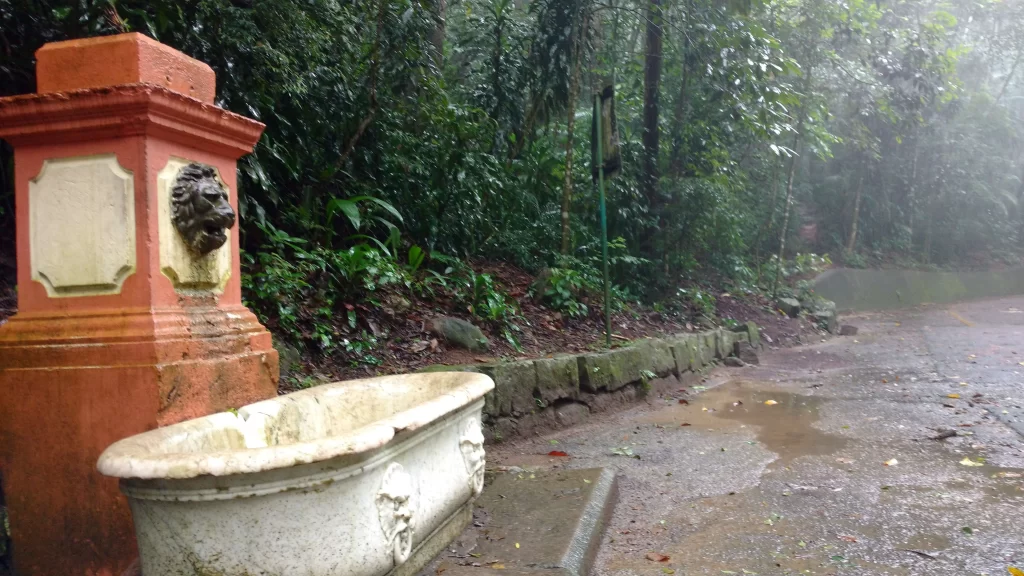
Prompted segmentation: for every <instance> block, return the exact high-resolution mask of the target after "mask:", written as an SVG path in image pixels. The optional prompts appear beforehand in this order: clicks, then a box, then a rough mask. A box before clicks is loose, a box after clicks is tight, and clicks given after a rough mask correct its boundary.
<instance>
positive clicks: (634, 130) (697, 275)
mask: <svg viewBox="0 0 1024 576" xmlns="http://www.w3.org/2000/svg"><path fill="white" fill-rule="evenodd" d="M123 31H138V32H142V33H144V34H147V35H149V36H152V37H153V38H156V39H158V40H159V41H161V42H164V43H166V44H169V45H171V46H174V47H176V48H178V49H179V50H181V51H183V52H185V53H186V54H189V55H191V56H193V57H195V58H198V59H200V60H203V61H205V62H207V63H209V64H210V65H211V66H212V67H213V68H214V70H215V71H216V73H217V80H218V103H219V105H221V106H223V107H225V108H227V109H230V110H232V111H235V112H238V113H240V114H244V115H246V116H250V117H252V118H256V119H258V120H260V121H262V122H264V123H266V125H267V129H266V132H265V134H264V136H263V138H262V140H261V141H260V143H259V145H258V147H257V149H256V151H255V153H253V154H252V155H250V156H248V157H246V158H244V159H243V161H242V162H241V164H240V192H241V195H240V196H241V216H242V220H241V222H242V228H241V230H242V244H243V250H244V262H243V274H244V287H245V288H244V289H245V298H246V300H247V302H248V303H249V304H250V305H251V306H253V307H254V308H255V309H256V310H257V311H258V313H259V314H260V315H261V317H262V318H263V319H264V321H265V322H267V323H268V325H270V326H271V328H272V329H273V330H274V331H275V332H277V333H278V334H279V335H283V336H284V337H286V338H289V339H291V340H293V341H294V342H296V343H297V344H299V345H301V346H302V347H305V348H307V349H311V350H318V351H320V352H323V353H334V352H335V351H337V352H338V353H341V354H343V355H346V358H349V359H354V360H353V361H356V362H358V361H362V360H366V359H370V360H368V361H372V358H373V352H372V351H373V349H374V347H375V346H376V343H377V341H378V339H379V338H381V337H382V335H381V331H380V330H379V329H378V327H377V326H375V325H373V323H372V322H371V323H369V324H367V323H366V322H364V321H363V320H362V319H361V318H363V316H365V314H364V312H363V310H368V309H371V308H380V307H385V308H389V309H395V310H398V311H399V312H401V311H402V310H403V309H405V308H408V306H409V305H410V304H411V303H412V302H413V301H418V300H416V299H428V298H444V299H447V300H450V301H454V302H458V303H459V304H460V305H461V306H462V307H463V308H464V309H465V310H467V311H468V312H469V313H470V314H471V315H472V316H474V317H475V318H477V319H478V320H480V321H481V322H486V323H489V324H490V325H491V326H493V327H494V330H495V331H496V333H500V334H503V335H504V338H505V339H506V340H507V341H508V342H509V344H510V345H511V346H513V347H518V336H517V330H518V328H519V325H520V324H519V322H518V320H517V317H518V314H519V310H520V307H519V306H520V305H519V302H520V301H521V300H522V298H523V297H525V295H521V294H515V293H509V291H508V290H507V289H506V288H504V287H503V286H502V285H501V283H500V282H497V281H496V280H495V275H494V274H491V273H487V272H482V271H481V270H482V269H486V268H487V265H482V264H481V263H490V264H493V263H507V264H509V265H514V266H516V267H518V268H521V269H523V270H526V271H528V272H530V273H533V274H537V273H541V271H543V273H542V274H541V275H542V280H543V281H542V282H539V283H535V284H534V291H535V292H537V293H536V294H534V297H536V298H537V299H539V300H542V301H543V302H544V303H545V305H546V306H547V307H548V308H549V309H551V310H552V311H555V312H557V313H558V314H559V315H561V316H562V317H564V318H565V319H566V321H572V319H577V320H581V321H582V320H586V319H588V318H589V319H590V320H591V321H593V320H595V315H596V314H597V310H598V309H599V307H600V303H601V291H600V274H599V269H600V253H601V246H600V229H599V227H598V226H599V217H598V208H597V206H598V203H597V193H596V188H595V185H594V182H593V179H592V175H591V169H592V166H591V160H590V158H591V122H590V120H591V114H592V109H593V94H594V93H595V92H597V91H600V90H602V89H604V88H605V87H606V86H614V90H615V96H616V101H615V107H616V108H615V112H616V116H617V122H618V134H617V138H618V140H619V145H620V150H621V158H622V169H621V173H620V174H619V175H618V177H617V178H615V179H613V180H610V181H609V182H608V189H607V197H608V226H609V237H610V238H611V239H612V245H611V255H612V277H613V283H614V290H613V300H614V305H615V306H616V307H618V308H619V309H622V308H623V307H628V306H653V307H655V308H656V309H659V310H663V311H673V310H675V311H681V312H680V313H683V314H684V315H685V314H690V315H693V314H695V313H700V312H702V311H706V310H707V309H708V308H709V307H711V308H713V306H714V297H713V296H711V295H710V294H708V293H707V290H706V289H702V287H706V286H708V285H717V286H723V285H724V286H726V287H729V289H731V290H734V291H741V290H746V291H754V292H756V291H763V292H775V291H777V290H780V289H781V290H783V291H785V290H792V289H793V287H792V286H791V285H787V283H786V282H783V286H782V288H778V287H777V286H776V283H777V282H778V278H780V277H781V278H782V279H785V278H787V277H790V276H793V277H799V275H800V274H801V273H804V272H806V271H808V270H813V269H817V268H820V267H821V266H827V265H828V263H829V262H830V260H829V258H830V259H831V261H835V262H841V263H844V264H845V265H848V266H857V267H863V266H905V267H909V266H914V267H920V266H925V267H979V266H981V267H985V266H995V265H1012V264H1017V263H1019V260H1020V254H1021V253H1022V250H1021V249H1022V248H1024V204H1022V195H1024V1H1022V0H959V1H957V2H949V1H944V0H915V1H903V0H877V1H874V2H866V1H863V0H848V1H837V0H746V1H745V2H744V1H742V0H729V1H725V0H601V1H596V0H147V1H137V0H102V1H100V0H63V1H56V0H0V96H2V95H11V94H21V93H29V92H33V91H34V89H35V80H34V75H33V74H34V72H33V67H34V62H33V53H34V52H35V50H37V49H38V48H39V47H40V46H42V44H44V43H45V42H52V41H57V40H64V39H68V38H79V37H86V36H94V35H101V34H113V33H118V32H123ZM11 172H12V162H11V151H10V148H9V147H7V146H6V145H4V144H3V143H2V142H0V184H2V186H3V188H2V189H0V276H4V275H6V277H7V278H8V281H9V282H10V279H11V278H12V274H13V257H14V256H13V252H14V250H13V197H12V191H11V182H12V174H11ZM826 254H827V255H828V256H826ZM780 256H781V257H782V259H781V260H780ZM780 262H781V264H780ZM11 284H12V285H13V283H11ZM410 298H412V299H413V300H410Z"/></svg>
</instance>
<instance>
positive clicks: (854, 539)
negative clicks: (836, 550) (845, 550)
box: [839, 536, 857, 542]
mask: <svg viewBox="0 0 1024 576" xmlns="http://www.w3.org/2000/svg"><path fill="white" fill-rule="evenodd" d="M839 539H840V540H842V541H844V542H856V541H857V539H856V538H854V537H853V536H840V537H839Z"/></svg>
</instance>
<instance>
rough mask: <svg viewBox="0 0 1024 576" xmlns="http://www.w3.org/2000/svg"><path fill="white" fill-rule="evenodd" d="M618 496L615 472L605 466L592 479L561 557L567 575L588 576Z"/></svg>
mask: <svg viewBox="0 0 1024 576" xmlns="http://www.w3.org/2000/svg"><path fill="white" fill-rule="evenodd" d="M618 499H619V485H618V481H617V480H616V478H615V473H614V472H612V471H611V470H609V469H607V468H602V469H601V475H600V477H598V479H597V482H595V486H594V491H593V492H591V493H590V498H589V499H588V500H587V503H586V506H585V508H584V510H583V514H582V515H581V516H580V519H579V522H578V523H577V524H576V530H575V532H573V535H572V540H571V541H570V542H569V547H568V549H567V550H566V551H565V556H563V557H562V569H563V570H564V571H565V572H567V573H568V574H569V575H570V576H587V575H588V574H590V569H591V568H593V566H594V559H595V558H596V557H597V551H598V550H599V549H600V548H601V537H602V536H604V531H605V528H607V526H608V523H609V522H610V521H611V517H612V512H614V511H615V503H616V502H617V501H618Z"/></svg>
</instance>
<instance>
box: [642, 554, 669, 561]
mask: <svg viewBox="0 0 1024 576" xmlns="http://www.w3.org/2000/svg"><path fill="white" fill-rule="evenodd" d="M647 559H648V560H650V561H651V562H668V561H669V557H668V556H665V555H664V554H658V553H657V552H648V553H647Z"/></svg>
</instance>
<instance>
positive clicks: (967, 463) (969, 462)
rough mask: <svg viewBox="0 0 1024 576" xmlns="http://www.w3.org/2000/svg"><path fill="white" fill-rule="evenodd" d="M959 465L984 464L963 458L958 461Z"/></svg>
mask: <svg viewBox="0 0 1024 576" xmlns="http://www.w3.org/2000/svg"><path fill="white" fill-rule="evenodd" d="M960 465H961V466H984V464H982V463H981V462H975V461H974V460H971V459H970V458H964V459H963V460H961V461H960Z"/></svg>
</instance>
